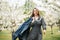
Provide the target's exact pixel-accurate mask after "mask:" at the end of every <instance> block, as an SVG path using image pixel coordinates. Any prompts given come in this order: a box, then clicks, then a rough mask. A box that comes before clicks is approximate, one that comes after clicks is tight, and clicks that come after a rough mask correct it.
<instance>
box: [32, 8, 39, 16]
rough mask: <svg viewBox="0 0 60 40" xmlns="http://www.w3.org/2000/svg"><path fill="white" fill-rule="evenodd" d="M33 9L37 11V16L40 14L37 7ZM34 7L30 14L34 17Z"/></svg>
mask: <svg viewBox="0 0 60 40" xmlns="http://www.w3.org/2000/svg"><path fill="white" fill-rule="evenodd" d="M34 9H36V10H37V11H38V14H37V15H38V16H40V14H39V10H38V9H37V8H34ZM34 9H33V11H32V15H31V17H34Z"/></svg>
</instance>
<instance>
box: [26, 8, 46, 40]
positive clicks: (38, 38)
mask: <svg viewBox="0 0 60 40" xmlns="http://www.w3.org/2000/svg"><path fill="white" fill-rule="evenodd" d="M31 17H32V19H33V20H32V22H31V25H30V26H31V27H32V29H31V30H30V32H29V35H28V38H27V40H42V31H41V26H42V27H43V30H44V34H45V32H46V24H45V21H44V19H43V18H42V17H41V16H40V15H39V10H38V9H37V8H34V9H33V12H32V15H31Z"/></svg>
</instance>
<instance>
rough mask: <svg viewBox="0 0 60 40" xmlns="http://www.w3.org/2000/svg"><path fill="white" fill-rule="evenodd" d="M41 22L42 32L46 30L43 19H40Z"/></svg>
mask: <svg viewBox="0 0 60 40" xmlns="http://www.w3.org/2000/svg"><path fill="white" fill-rule="evenodd" d="M41 22H42V27H43V30H46V23H45V21H44V18H42V19H41Z"/></svg>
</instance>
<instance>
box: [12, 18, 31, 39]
mask: <svg viewBox="0 0 60 40" xmlns="http://www.w3.org/2000/svg"><path fill="white" fill-rule="evenodd" d="M31 21H32V18H31V17H30V18H29V19H28V20H27V21H25V22H24V23H23V24H22V25H21V26H20V27H19V28H18V29H17V31H16V32H14V33H13V34H12V40H16V38H17V37H18V36H19V37H22V34H23V33H24V31H26V30H27V29H28V28H29V25H30V23H31Z"/></svg>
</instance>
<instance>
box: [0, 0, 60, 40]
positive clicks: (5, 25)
mask: <svg viewBox="0 0 60 40" xmlns="http://www.w3.org/2000/svg"><path fill="white" fill-rule="evenodd" d="M34 8H37V9H38V10H39V11H40V15H42V16H43V17H44V19H45V22H46V24H47V31H46V35H44V34H43V40H60V0H0V40H12V32H15V31H16V30H17V29H18V27H19V26H20V25H21V24H22V23H23V22H25V21H26V20H27V19H28V18H29V17H30V15H31V12H32V10H33V9H34ZM17 40H18V38H17Z"/></svg>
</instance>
